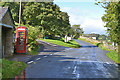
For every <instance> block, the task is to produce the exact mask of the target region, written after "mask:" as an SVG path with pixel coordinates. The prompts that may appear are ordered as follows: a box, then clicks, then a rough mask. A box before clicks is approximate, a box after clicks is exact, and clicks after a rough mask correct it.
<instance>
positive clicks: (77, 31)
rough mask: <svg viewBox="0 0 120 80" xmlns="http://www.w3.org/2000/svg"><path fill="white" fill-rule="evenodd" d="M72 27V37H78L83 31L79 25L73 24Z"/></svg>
mask: <svg viewBox="0 0 120 80" xmlns="http://www.w3.org/2000/svg"><path fill="white" fill-rule="evenodd" d="M72 29H73V32H72V33H73V36H74V38H79V37H80V35H82V34H83V33H84V31H83V29H82V28H80V25H73V26H72Z"/></svg>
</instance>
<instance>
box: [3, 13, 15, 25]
mask: <svg viewBox="0 0 120 80" xmlns="http://www.w3.org/2000/svg"><path fill="white" fill-rule="evenodd" d="M2 24H6V25H10V26H14V24H13V22H12V19H11V17H10V13H9V12H8V11H7V13H6V14H5V16H4V18H3V20H2Z"/></svg>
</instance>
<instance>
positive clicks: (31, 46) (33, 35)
mask: <svg viewBox="0 0 120 80" xmlns="http://www.w3.org/2000/svg"><path fill="white" fill-rule="evenodd" d="M15 25H16V28H17V26H18V23H15ZM21 26H25V27H27V28H28V35H27V43H28V51H30V52H31V51H32V50H34V51H35V50H36V48H39V45H38V42H37V41H36V39H37V38H38V36H39V34H40V30H39V27H32V26H29V25H23V24H21Z"/></svg>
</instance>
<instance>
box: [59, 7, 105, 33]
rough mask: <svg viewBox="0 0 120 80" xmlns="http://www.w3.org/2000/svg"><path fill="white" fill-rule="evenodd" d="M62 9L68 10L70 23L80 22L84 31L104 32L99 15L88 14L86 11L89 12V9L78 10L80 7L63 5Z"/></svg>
mask: <svg viewBox="0 0 120 80" xmlns="http://www.w3.org/2000/svg"><path fill="white" fill-rule="evenodd" d="M61 10H62V11H66V12H68V15H69V16H70V23H71V25H74V24H80V25H81V27H82V28H83V30H84V31H85V33H87V34H88V33H91V32H96V33H99V34H105V33H106V31H105V30H106V28H105V27H104V23H103V22H102V20H101V16H100V15H99V16H97V15H96V16H97V18H96V17H94V16H90V15H89V14H88V13H91V11H89V10H87V11H86V10H84V11H82V10H80V8H72V7H63V8H61Z"/></svg>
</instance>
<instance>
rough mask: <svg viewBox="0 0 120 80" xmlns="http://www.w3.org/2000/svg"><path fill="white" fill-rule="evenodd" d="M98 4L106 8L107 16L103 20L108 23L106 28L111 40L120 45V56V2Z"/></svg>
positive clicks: (119, 46) (119, 50) (119, 49)
mask: <svg viewBox="0 0 120 80" xmlns="http://www.w3.org/2000/svg"><path fill="white" fill-rule="evenodd" d="M98 3H99V4H102V7H104V8H105V12H106V14H104V16H103V17H102V20H103V21H104V22H105V23H106V25H105V27H107V32H108V33H109V35H110V38H111V40H112V41H113V42H115V43H117V44H118V53H119V56H120V1H118V2H103V3H100V2H98Z"/></svg>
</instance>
